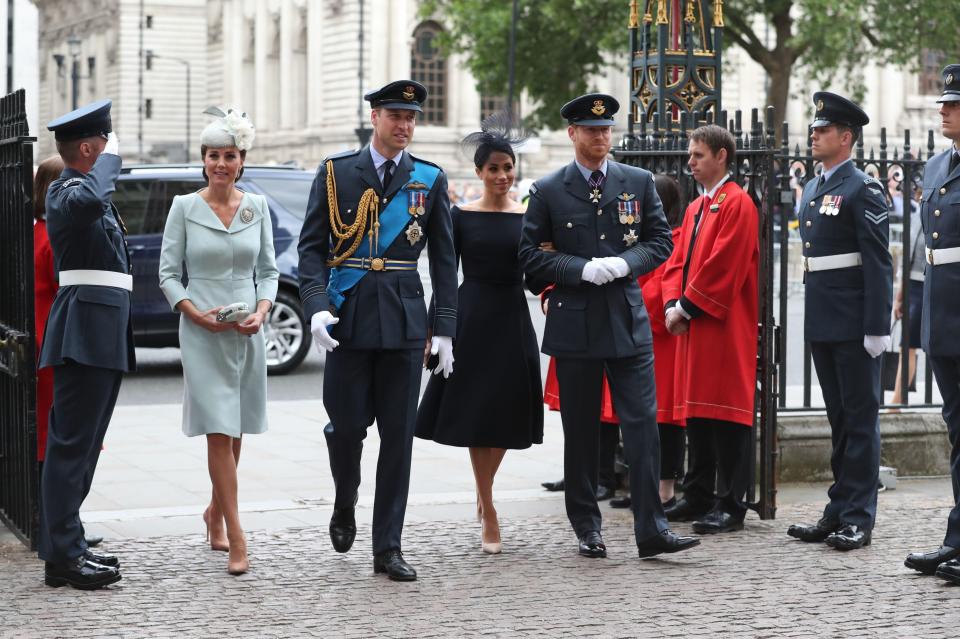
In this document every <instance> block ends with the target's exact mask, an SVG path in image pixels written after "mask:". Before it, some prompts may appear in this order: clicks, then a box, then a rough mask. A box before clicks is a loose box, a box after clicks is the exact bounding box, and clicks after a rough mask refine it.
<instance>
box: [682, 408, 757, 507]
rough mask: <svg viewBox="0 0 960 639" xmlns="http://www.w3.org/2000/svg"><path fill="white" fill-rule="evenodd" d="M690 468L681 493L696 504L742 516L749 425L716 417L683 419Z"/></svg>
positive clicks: (748, 471) (748, 473)
mask: <svg viewBox="0 0 960 639" xmlns="http://www.w3.org/2000/svg"><path fill="white" fill-rule="evenodd" d="M687 439H688V440H689V443H690V444H689V445H690V468H689V469H688V470H687V475H686V477H685V478H684V481H683V496H684V498H685V499H686V500H687V501H689V502H690V503H691V504H693V505H694V506H695V507H696V508H699V509H704V510H711V509H717V510H722V511H724V512H727V513H730V514H731V515H733V516H735V517H739V518H743V517H744V516H745V515H746V514H747V504H746V501H745V500H746V495H747V490H748V489H749V487H750V457H749V455H750V426H744V425H743V424H736V423H734V422H728V421H724V420H720V419H703V418H699V417H694V418H689V419H687Z"/></svg>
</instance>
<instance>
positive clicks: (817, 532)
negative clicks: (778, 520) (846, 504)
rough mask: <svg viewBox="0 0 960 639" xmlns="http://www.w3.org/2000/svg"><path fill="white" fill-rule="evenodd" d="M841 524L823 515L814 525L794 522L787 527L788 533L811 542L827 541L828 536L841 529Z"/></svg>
mask: <svg viewBox="0 0 960 639" xmlns="http://www.w3.org/2000/svg"><path fill="white" fill-rule="evenodd" d="M840 526H841V524H840V522H839V521H836V520H834V519H827V518H826V517H823V518H821V519H820V521H818V522H817V523H815V524H814V525H812V526H807V525H806V524H794V525H792V526H790V527H789V528H787V534H788V535H790V536H791V537H795V538H796V539H799V540H800V541H806V542H811V543H821V542H823V541H826V539H827V537H829V536H830V535H831V534H833V533H834V532H836V531H837V530H839V528H840Z"/></svg>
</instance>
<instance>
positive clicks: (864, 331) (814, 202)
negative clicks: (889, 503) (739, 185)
mask: <svg viewBox="0 0 960 639" xmlns="http://www.w3.org/2000/svg"><path fill="white" fill-rule="evenodd" d="M813 101H814V104H815V105H816V116H815V120H814V121H813V123H812V124H811V125H810V129H811V138H812V140H813V157H814V158H815V159H817V160H819V161H821V162H822V163H823V170H822V173H821V174H820V176H819V177H818V178H816V179H813V180H810V181H809V182H807V184H806V185H804V188H803V196H802V197H801V199H800V212H799V216H800V237H801V238H802V240H803V263H804V271H805V272H806V273H805V277H804V282H805V284H806V299H805V315H804V332H805V334H806V339H807V341H808V342H810V351H811V353H812V355H813V364H814V366H815V367H816V370H817V377H818V378H819V380H820V388H821V389H822V390H823V401H824V403H825V404H826V407H827V419H828V420H829V421H830V429H831V432H832V438H833V452H832V454H831V457H830V467H831V468H832V469H833V484H832V485H831V486H830V488H829V490H828V491H827V496H828V497H829V498H830V502H829V503H828V504H827V506H826V508H825V509H824V511H823V517H822V518H821V519H820V520H819V521H818V522H817V523H816V524H814V525H812V526H806V525H795V526H790V528H789V529H788V530H787V534H788V535H790V536H791V537H796V538H798V539H800V540H802V541H807V542H826V543H827V545H829V546H831V547H833V548H836V549H837V550H852V549H855V548H861V547H863V546H867V545H869V544H870V536H871V531H872V530H873V524H874V521H875V520H876V514H877V486H878V483H879V472H880V421H879V417H878V413H879V410H880V399H881V393H880V360H879V359H878V357H879V355H880V353H882V352H883V351H884V350H885V349H886V348H887V347H888V346H889V344H890V309H891V306H892V299H893V294H892V289H893V265H892V261H891V257H890V251H889V250H888V248H887V246H888V240H889V222H888V220H887V210H888V209H887V201H886V197H885V193H884V188H883V185H882V184H880V182H879V181H877V180H876V179H874V178H871V177H869V176H868V175H867V174H866V173H864V172H863V171H860V170H858V169H857V168H856V167H855V166H854V165H853V161H852V160H851V159H850V155H851V151H852V149H853V145H854V143H855V142H856V140H857V137H858V136H859V135H860V134H861V130H862V127H863V126H864V125H865V124H867V123H868V122H869V121H870V120H869V118H868V117H867V114H866V113H864V112H863V110H862V109H861V108H860V107H858V106H857V105H856V104H854V103H853V102H851V101H849V100H847V99H846V98H843V97H841V96H839V95H835V94H833V93H828V92H824V91H822V92H819V93H815V94H814V96H813Z"/></svg>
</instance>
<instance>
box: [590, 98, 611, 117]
mask: <svg viewBox="0 0 960 639" xmlns="http://www.w3.org/2000/svg"><path fill="white" fill-rule="evenodd" d="M590 112H591V113H593V114H594V115H603V114H604V113H606V112H607V107H605V106H603V100H594V101H593V106H592V107H590Z"/></svg>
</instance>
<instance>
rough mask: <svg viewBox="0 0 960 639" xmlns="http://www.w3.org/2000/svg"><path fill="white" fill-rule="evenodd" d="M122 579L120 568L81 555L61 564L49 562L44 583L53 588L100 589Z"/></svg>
mask: <svg viewBox="0 0 960 639" xmlns="http://www.w3.org/2000/svg"><path fill="white" fill-rule="evenodd" d="M118 581H120V569H119V568H115V567H112V566H102V565H100V564H96V563H93V562H92V561H90V560H89V559H87V558H86V557H85V556H83V555H81V556H80V557H77V558H76V559H73V560H71V561H66V562H63V563H60V564H55V563H51V562H49V561H48V562H47V564H46V566H45V567H44V570H43V583H45V584H47V585H48V586H52V587H53V588H59V587H60V586H73V587H74V588H76V589H78V590H98V589H100V588H103V587H104V586H109V585H110V584H114V583H117V582H118Z"/></svg>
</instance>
